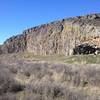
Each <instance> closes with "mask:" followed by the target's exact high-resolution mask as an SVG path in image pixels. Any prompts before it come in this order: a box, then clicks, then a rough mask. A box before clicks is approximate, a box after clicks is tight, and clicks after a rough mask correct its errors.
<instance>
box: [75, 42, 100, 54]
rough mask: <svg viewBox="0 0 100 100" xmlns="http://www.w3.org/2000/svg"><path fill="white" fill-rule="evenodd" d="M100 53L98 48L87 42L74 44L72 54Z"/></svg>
mask: <svg viewBox="0 0 100 100" xmlns="http://www.w3.org/2000/svg"><path fill="white" fill-rule="evenodd" d="M99 53H100V48H97V47H95V46H91V45H89V44H81V45H78V46H76V47H75V48H74V49H73V54H74V55H76V54H83V55H85V54H99Z"/></svg>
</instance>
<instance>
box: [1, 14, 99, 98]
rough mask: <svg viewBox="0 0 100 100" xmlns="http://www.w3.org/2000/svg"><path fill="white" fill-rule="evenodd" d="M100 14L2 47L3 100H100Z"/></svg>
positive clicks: (36, 30)
mask: <svg viewBox="0 0 100 100" xmlns="http://www.w3.org/2000/svg"><path fill="white" fill-rule="evenodd" d="M99 53H100V14H91V15H86V16H78V17H74V18H68V19H63V20H60V21H55V22H51V23H48V24H44V25H41V26H36V27H33V28H30V29H27V30H25V31H23V33H22V34H20V35H17V36H13V37H11V38H9V39H7V40H6V41H5V42H4V44H3V45H0V100H100V54H99Z"/></svg>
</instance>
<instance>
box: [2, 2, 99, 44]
mask: <svg viewBox="0 0 100 100" xmlns="http://www.w3.org/2000/svg"><path fill="white" fill-rule="evenodd" d="M99 12H100V0H0V44H1V43H3V42H4V41H5V40H6V39H7V38H9V37H11V36H13V35H16V34H20V33H22V31H23V30H25V29H27V28H29V27H33V26H36V25H40V24H43V23H48V22H51V21H54V20H59V19H62V18H67V17H72V16H78V15H85V14H90V13H99Z"/></svg>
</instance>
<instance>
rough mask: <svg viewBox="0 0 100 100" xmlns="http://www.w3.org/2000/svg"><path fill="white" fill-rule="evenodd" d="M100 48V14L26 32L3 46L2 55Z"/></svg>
mask: <svg viewBox="0 0 100 100" xmlns="http://www.w3.org/2000/svg"><path fill="white" fill-rule="evenodd" d="M81 44H89V45H91V46H96V47H98V48H100V14H90V15H86V16H78V17H73V18H68V19H63V20H60V21H55V22H51V23H48V24H44V25H40V26H36V27H33V28H30V29H27V30H25V31H23V33H22V34H21V35H18V36H13V37H11V38H9V39H7V40H6V41H5V42H4V44H3V45H2V46H0V54H2V53H17V52H24V51H27V52H31V53H33V54H34V55H53V54H59V55H72V54H73V50H74V48H75V47H76V46H78V45H81Z"/></svg>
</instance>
